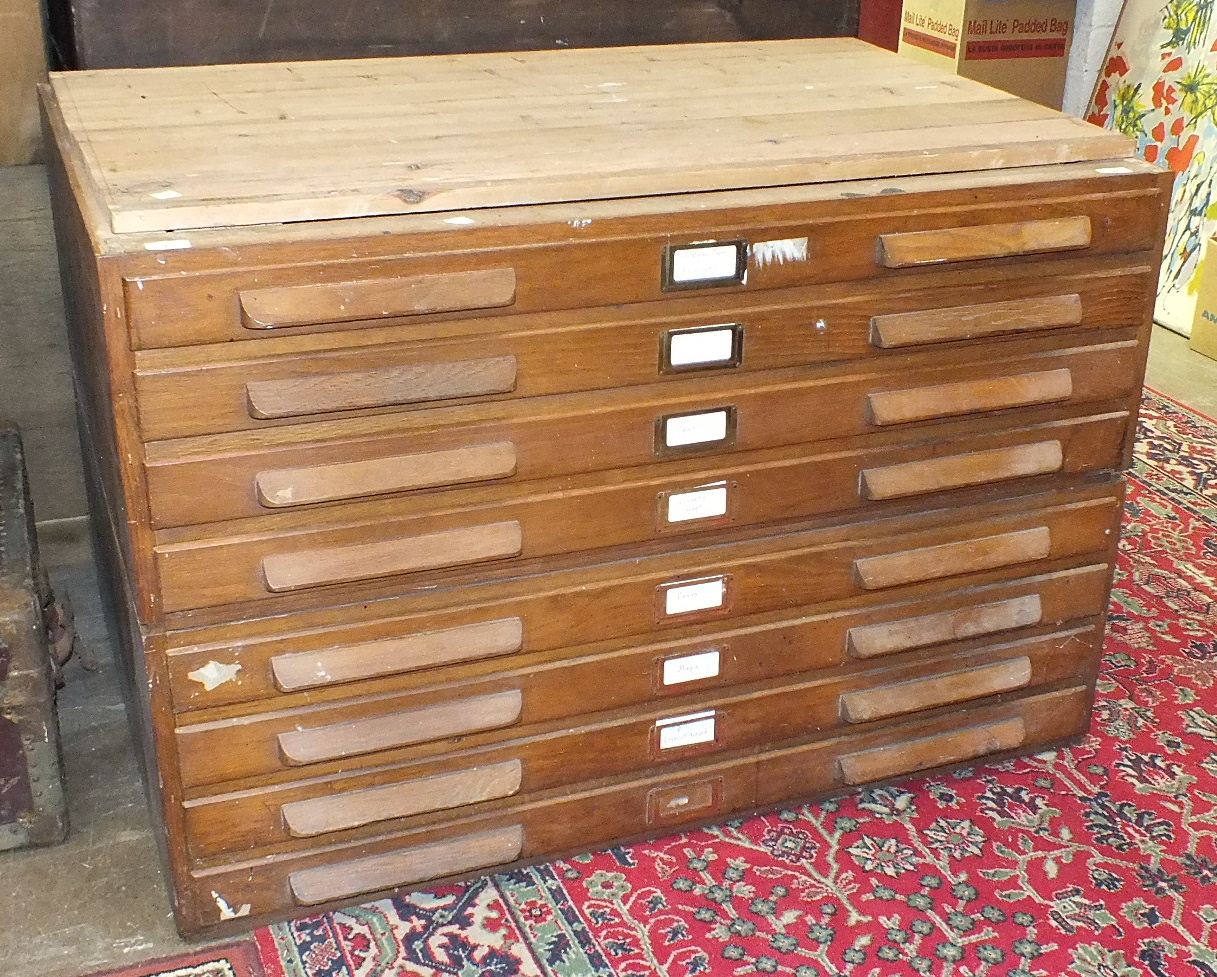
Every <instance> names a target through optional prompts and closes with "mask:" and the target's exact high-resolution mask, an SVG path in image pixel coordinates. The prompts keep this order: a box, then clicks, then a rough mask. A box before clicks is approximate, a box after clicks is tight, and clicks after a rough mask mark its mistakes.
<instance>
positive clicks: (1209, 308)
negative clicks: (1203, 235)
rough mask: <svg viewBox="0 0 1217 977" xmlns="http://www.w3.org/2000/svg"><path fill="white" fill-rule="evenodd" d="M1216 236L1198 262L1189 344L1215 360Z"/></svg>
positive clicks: (1216, 310)
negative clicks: (1194, 312) (1194, 309)
mask: <svg viewBox="0 0 1217 977" xmlns="http://www.w3.org/2000/svg"><path fill="white" fill-rule="evenodd" d="M1215 242H1217V238H1214V239H1210V240H1209V243H1208V246H1207V247H1206V248H1205V249H1204V259H1203V260H1202V261H1201V264H1200V274H1199V276H1198V278H1199V286H1198V288H1197V290H1196V317H1195V318H1194V319H1193V320H1192V336H1191V339H1190V340H1189V341H1188V342H1189V345H1190V346H1191V347H1192V349H1194V350H1195V351H1196V352H1197V353H1203V354H1204V355H1205V356H1211V357H1212V358H1213V359H1215V360H1217V243H1215Z"/></svg>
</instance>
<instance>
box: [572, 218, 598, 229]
mask: <svg viewBox="0 0 1217 977" xmlns="http://www.w3.org/2000/svg"><path fill="white" fill-rule="evenodd" d="M566 223H568V224H569V225H570V226H571V227H573V228H574V229H575V230H576V231H577V230H580V229H581V228H584V227H591V224H592V219H591V218H590V217H581V218H579V219H578V220H573V221H567V222H566Z"/></svg>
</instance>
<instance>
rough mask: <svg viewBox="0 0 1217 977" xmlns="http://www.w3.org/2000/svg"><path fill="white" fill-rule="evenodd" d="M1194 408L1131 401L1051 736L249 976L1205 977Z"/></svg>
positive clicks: (502, 878)
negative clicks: (1080, 660) (1079, 698)
mask: <svg viewBox="0 0 1217 977" xmlns="http://www.w3.org/2000/svg"><path fill="white" fill-rule="evenodd" d="M1215 632H1217V425H1215V424H1214V422H1212V421H1209V420H1207V419H1204V418H1200V417H1197V416H1196V415H1195V414H1192V413H1190V412H1189V411H1187V410H1185V409H1183V408H1181V407H1179V406H1177V405H1175V404H1174V403H1172V402H1170V401H1168V400H1166V399H1163V398H1160V397H1158V396H1155V395H1152V394H1147V397H1146V402H1145V408H1144V411H1143V415H1142V424H1141V437H1140V439H1139V443H1138V449H1137V461H1136V467H1135V470H1134V472H1133V474H1132V477H1131V490H1130V493H1129V496H1128V502H1127V514H1126V517H1125V531H1124V537H1123V541H1122V555H1121V559H1120V563H1119V567H1118V570H1117V581H1116V590H1115V593H1114V595H1113V604H1112V614H1111V619H1110V625H1109V631H1108V639H1107V643H1106V654H1105V658H1104V665H1103V671H1102V675H1101V677H1100V681H1099V693H1098V705H1097V708H1096V711H1095V718H1094V722H1093V723H1092V727H1091V733H1090V735H1088V736H1087V737H1086V738H1085V739H1084V741H1083V742H1082V743H1081V744H1080V745H1078V746H1076V747H1074V748H1071V749H1068V750H1060V751H1055V752H1051V753H1044V754H1040V755H1037V756H1033V757H1028V758H1025V759H1019V760H1014V761H1009V762H1006V763H1001V764H996V765H989V766H978V767H976V768H975V769H974V770H972V771H960V772H958V773H956V774H953V775H949V776H938V777H929V778H922V779H916V780H906V781H903V782H902V783H900V784H899V785H897V786H894V787H886V788H881V789H871V790H864V791H861V792H859V793H857V794H854V795H851V796H848V797H845V798H841V799H838V800H833V801H828V802H824V803H820V804H810V805H806V806H796V807H791V808H789V809H788V810H782V811H776V812H773V813H771V814H768V815H765V816H762V817H754V818H750V819H746V820H735V821H728V822H726V823H724V824H720V825H717V826H714V827H711V828H706V829H704V830H696V831H689V832H686V833H682V834H676V835H671V836H668V837H665V838H660V839H658V840H657V841H655V842H652V843H647V844H639V845H634V846H630V847H626V848H617V849H613V850H610V851H605V852H599V853H596V854H592V855H586V856H580V857H577V858H572V859H568V860H565V861H557V862H552V863H550V864H547V865H541V866H538V867H535V868H531V869H524V870H521V871H517V872H512V873H508V874H504V875H499V876H495V877H492V878H489V879H483V880H479V881H477V882H475V883H472V884H470V885H468V886H452V887H446V888H443V889H437V890H436V891H434V892H431V893H426V894H414V895H411V896H406V897H402V898H395V899H388V900H382V901H379V902H375V903H370V904H368V905H364V906H359V907H355V908H352V909H347V910H344V911H342V912H332V913H325V914H322V915H319V916H314V917H310V918H307V919H302V920H297V921H295V922H293V923H288V924H280V925H276V926H272V927H269V928H265V929H262V930H259V931H258V932H257V934H256V937H257V940H258V943H259V946H260V948H261V952H262V955H263V960H264V963H265V965H266V968H267V974H268V977H381V975H384V977H389V975H392V977H415V975H417V977H446V975H457V977H481V975H493V977H515V975H521V977H525V975H527V977H600V975H606V977H607V975H652V974H654V975H665V977H687V975H699V974H706V975H712V977H717V975H736V974H754V973H760V974H791V975H794V977H834V975H846V974H847V975H851V977H901V975H906V974H907V975H917V974H926V975H936V977H937V975H941V977H948V975H950V977H980V975H994V977H1031V975H1037V977H1039V975H1043V977H1057V975H1079V977H1142V975H1144V977H1150V975H1153V977H1182V975H1186V977H1193V975H1196V977H1217V644H1215Z"/></svg>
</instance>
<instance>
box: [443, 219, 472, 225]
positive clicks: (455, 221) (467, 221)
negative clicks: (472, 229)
mask: <svg viewBox="0 0 1217 977" xmlns="http://www.w3.org/2000/svg"><path fill="white" fill-rule="evenodd" d="M444 223H445V224H461V225H465V224H476V223H477V221H475V220H474V219H473V218H472V217H445V218H444Z"/></svg>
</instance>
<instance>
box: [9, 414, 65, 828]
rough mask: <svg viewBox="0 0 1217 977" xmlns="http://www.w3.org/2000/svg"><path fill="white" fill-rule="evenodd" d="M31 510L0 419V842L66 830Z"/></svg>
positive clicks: (14, 442) (14, 436)
mask: <svg viewBox="0 0 1217 977" xmlns="http://www.w3.org/2000/svg"><path fill="white" fill-rule="evenodd" d="M49 596H50V595H49V593H48V592H47V586H46V580H45V576H44V575H43V574H42V572H41V567H40V565H39V561H38V546H37V543H36V541H35V537H34V516H33V512H32V510H31V508H30V500H29V488H28V485H27V483H26V477H25V457H24V454H23V452H22V448H21V437H20V435H19V434H18V432H17V429H16V428H14V427H12V426H10V425H7V424H3V423H0V850H3V849H9V848H23V847H25V846H27V845H47V844H51V843H52V842H56V841H62V840H63V838H64V836H65V835H66V834H67V830H68V816H67V808H66V806H65V803H64V796H63V775H62V765H61V762H60V753H59V722H58V718H57V716H56V713H55V685H54V681H53V679H52V665H51V658H50V655H49V653H48V648H47V633H46V628H45V626H44V622H43V607H44V606H45V605H46V604H47V603H48V601H49Z"/></svg>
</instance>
